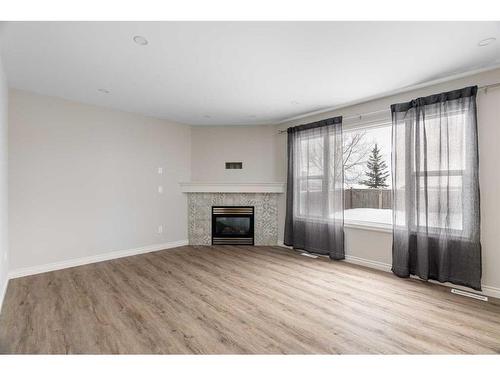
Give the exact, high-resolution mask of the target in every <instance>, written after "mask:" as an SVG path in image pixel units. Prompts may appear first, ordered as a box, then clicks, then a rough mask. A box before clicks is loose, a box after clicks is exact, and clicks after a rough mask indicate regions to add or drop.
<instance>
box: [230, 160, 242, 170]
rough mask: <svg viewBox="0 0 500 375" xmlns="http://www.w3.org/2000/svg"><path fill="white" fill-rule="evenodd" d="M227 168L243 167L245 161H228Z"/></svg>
mask: <svg viewBox="0 0 500 375" xmlns="http://www.w3.org/2000/svg"><path fill="white" fill-rule="evenodd" d="M226 169H243V163H242V162H241V161H227V162H226Z"/></svg>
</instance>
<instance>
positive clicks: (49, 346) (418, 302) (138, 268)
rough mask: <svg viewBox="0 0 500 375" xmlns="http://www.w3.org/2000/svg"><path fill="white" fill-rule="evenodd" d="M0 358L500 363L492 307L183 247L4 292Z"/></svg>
mask: <svg viewBox="0 0 500 375" xmlns="http://www.w3.org/2000/svg"><path fill="white" fill-rule="evenodd" d="M0 351H1V352H2V353H177V354H178V353H200V354H228V353H499V352H500V304H498V301H497V300H496V301H495V302H489V303H486V302H482V301H477V300H472V299H469V298H466V297H461V296H457V295H453V294H451V293H450V292H449V289H448V288H444V287H442V286H438V285H432V284H429V283H424V282H421V281H418V280H413V279H399V278H397V277H395V276H393V275H391V274H389V273H384V272H379V271H374V270H370V269H366V268H363V267H359V266H354V265H350V264H347V263H345V262H334V261H329V260H328V259H323V258H320V259H311V258H307V257H304V256H301V255H299V254H298V253H296V252H294V251H291V250H288V249H285V248H280V247H244V246H213V247H209V246H207V247H202V246H199V247H193V246H184V247H179V248H176V249H170V250H164V251H158V252H154V253H149V254H143V255H137V256H132V257H127V258H121V259H116V260H112V261H107V262H101V263H95V264H90V265H85V266H80V267H74V268H70V269H65V270H60V271H54V272H48V273H44V274H39V275H34V276H28V277H23V278H18V279H14V280H11V281H10V282H9V286H8V290H7V295H6V298H5V302H4V307H3V311H2V314H1V315H0Z"/></svg>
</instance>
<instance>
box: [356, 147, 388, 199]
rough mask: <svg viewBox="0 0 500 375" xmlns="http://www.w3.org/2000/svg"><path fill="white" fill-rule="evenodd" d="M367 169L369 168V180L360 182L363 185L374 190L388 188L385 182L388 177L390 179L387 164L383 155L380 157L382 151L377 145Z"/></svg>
mask: <svg viewBox="0 0 500 375" xmlns="http://www.w3.org/2000/svg"><path fill="white" fill-rule="evenodd" d="M366 167H367V168H368V170H367V171H366V172H365V175H366V177H367V179H366V180H364V181H361V182H360V183H361V184H362V185H366V186H368V187H369V188H372V189H378V188H385V187H387V186H388V185H387V183H386V182H385V181H386V180H387V177H389V172H388V171H387V164H386V163H385V161H384V160H383V158H382V155H380V149H379V148H378V145H377V144H376V143H375V146H374V147H373V148H372V152H371V155H370V158H369V159H368V161H367V163H366Z"/></svg>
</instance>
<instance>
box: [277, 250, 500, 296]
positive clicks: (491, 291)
mask: <svg viewBox="0 0 500 375" xmlns="http://www.w3.org/2000/svg"><path fill="white" fill-rule="evenodd" d="M278 246H281V247H285V248H287V249H292V247H290V246H286V245H284V244H283V242H282V241H278ZM344 261H345V262H347V263H352V264H357V265H360V266H365V267H368V268H373V269H376V270H380V271H384V272H392V271H391V268H392V266H391V265H390V264H388V263H383V262H378V261H375V260H370V259H365V258H359V257H355V256H353V255H346V256H345V260H344ZM411 277H412V278H415V279H418V280H421V279H420V278H418V277H417V276H411ZM428 281H429V282H430V283H433V284H438V285H443V286H446V287H448V288H455V289H462V290H466V291H470V292H472V293H476V294H483V295H485V296H488V297H495V298H499V299H500V288H496V287H493V286H488V285H483V286H482V289H483V290H482V292H478V291H477V290H474V289H470V288H467V287H463V286H457V285H455V284H452V283H440V282H439V281H435V280H428Z"/></svg>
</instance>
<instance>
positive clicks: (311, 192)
mask: <svg viewBox="0 0 500 375" xmlns="http://www.w3.org/2000/svg"><path fill="white" fill-rule="evenodd" d="M342 149H343V145H342V117H334V118H330V119H327V120H323V121H319V122H315V123H312V124H307V125H301V126H296V127H293V128H289V129H288V178H287V205H286V222H285V241H284V243H285V245H288V246H293V247H294V248H296V249H302V250H306V251H309V252H313V253H317V254H323V255H329V256H330V258H331V259H344V171H343V162H342V157H343V152H342Z"/></svg>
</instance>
